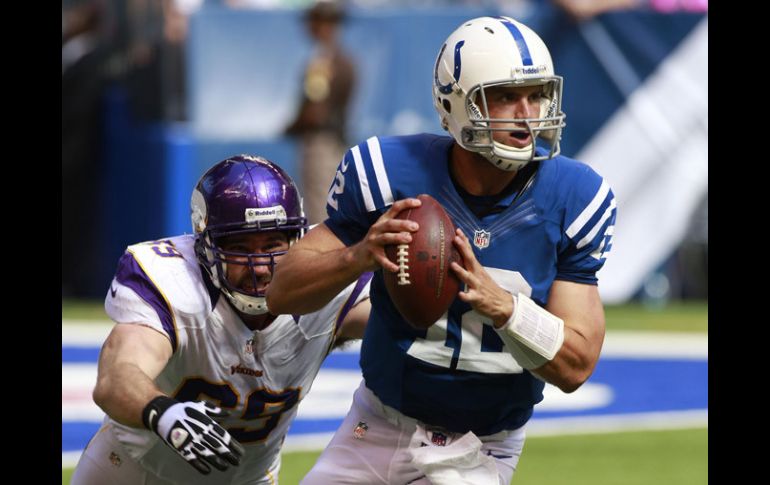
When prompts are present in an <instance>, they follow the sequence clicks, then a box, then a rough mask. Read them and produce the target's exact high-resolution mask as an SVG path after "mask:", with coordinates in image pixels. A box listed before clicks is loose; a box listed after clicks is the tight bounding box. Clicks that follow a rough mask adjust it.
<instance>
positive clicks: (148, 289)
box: [104, 251, 177, 351]
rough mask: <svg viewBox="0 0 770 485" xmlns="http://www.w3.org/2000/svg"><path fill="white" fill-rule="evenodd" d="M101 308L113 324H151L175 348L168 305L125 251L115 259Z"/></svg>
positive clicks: (173, 329) (139, 266)
mask: <svg viewBox="0 0 770 485" xmlns="http://www.w3.org/2000/svg"><path fill="white" fill-rule="evenodd" d="M104 309H105V311H106V312H107V315H108V316H109V317H110V318H111V319H112V320H113V321H115V322H116V323H141V324H146V325H148V326H150V327H152V328H153V329H155V330H157V331H159V332H160V333H162V334H164V335H166V336H167V337H168V338H169V340H170V341H171V347H172V348H173V349H174V351H176V350H177V334H176V329H175V326H174V314H173V311H172V310H171V306H170V305H169V302H168V301H167V300H166V298H165V296H164V295H163V293H162V292H161V291H160V289H159V288H158V287H157V286H156V284H155V283H154V282H153V281H152V279H150V277H149V276H148V275H147V273H146V272H145V271H144V269H143V268H142V266H141V265H140V264H139V262H138V261H137V260H136V258H135V257H134V254H132V253H131V252H130V251H126V252H125V253H124V254H123V256H122V257H121V258H120V261H119V262H118V268H117V271H116V272H115V277H114V278H113V280H112V283H111V284H110V289H109V291H108V293H107V297H106V298H105V301H104Z"/></svg>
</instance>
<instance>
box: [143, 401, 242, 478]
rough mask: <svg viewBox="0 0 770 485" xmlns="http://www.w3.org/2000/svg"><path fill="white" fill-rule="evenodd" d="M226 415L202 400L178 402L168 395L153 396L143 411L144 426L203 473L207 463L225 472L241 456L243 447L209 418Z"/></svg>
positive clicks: (207, 465)
mask: <svg viewBox="0 0 770 485" xmlns="http://www.w3.org/2000/svg"><path fill="white" fill-rule="evenodd" d="M226 416H227V413H226V412H224V411H223V410H222V409H221V408H219V407H217V406H213V405H211V404H209V403H207V402H205V401H198V402H179V401H177V400H176V399H172V398H170V397H168V396H158V397H156V398H154V399H153V400H152V401H150V402H149V403H148V404H147V406H146V407H145V408H144V411H143V412H142V420H143V421H144V425H145V426H146V427H147V428H148V429H150V430H152V431H155V433H157V434H158V436H160V438H161V439H162V440H163V441H164V442H165V443H166V444H167V445H169V446H170V447H171V448H172V449H173V450H174V451H176V452H177V453H179V455H180V456H181V457H182V458H184V459H185V461H187V463H189V464H190V465H192V466H193V467H195V469H196V470H198V471H199V472H200V473H202V474H204V475H208V474H209V473H210V472H211V467H210V466H209V465H212V466H214V467H215V468H216V469H218V470H222V471H224V470H227V467H228V463H229V464H230V465H233V466H237V465H238V464H239V463H240V460H241V457H242V456H243V453H244V449H243V446H242V445H241V444H240V443H238V442H237V441H236V440H235V439H234V438H233V437H232V436H230V433H228V432H227V431H225V429H224V428H222V426H220V425H219V424H217V422H216V421H214V419H212V418H223V417H226ZM225 460H226V461H225Z"/></svg>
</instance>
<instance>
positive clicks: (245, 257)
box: [196, 225, 304, 315]
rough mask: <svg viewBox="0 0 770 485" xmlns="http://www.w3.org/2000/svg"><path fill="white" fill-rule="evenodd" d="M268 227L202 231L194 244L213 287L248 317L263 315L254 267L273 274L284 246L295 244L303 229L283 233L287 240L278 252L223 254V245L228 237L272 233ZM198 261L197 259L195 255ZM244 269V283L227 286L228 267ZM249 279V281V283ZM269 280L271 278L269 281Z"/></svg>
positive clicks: (262, 295)
mask: <svg viewBox="0 0 770 485" xmlns="http://www.w3.org/2000/svg"><path fill="white" fill-rule="evenodd" d="M276 230H277V229H276V228H275V226H274V225H272V227H263V228H259V227H258V228H254V229H240V230H235V231H205V232H204V233H203V234H201V236H199V238H198V241H197V242H196V251H199V252H200V253H201V254H203V255H205V261H206V264H205V266H206V267H207V270H208V272H209V274H210V275H211V279H212V282H213V283H214V285H215V286H216V287H217V288H219V289H220V291H222V293H224V294H225V296H226V297H227V298H228V300H230V302H231V303H232V304H233V306H235V308H236V309H238V310H239V311H241V312H243V313H245V314H248V315H261V314H263V313H267V311H268V308H267V303H266V300H265V292H266V286H265V287H264V288H262V289H259V288H260V279H261V278H260V276H259V275H258V274H257V271H256V268H259V267H267V268H268V270H269V272H270V274H271V275H272V274H274V273H275V265H276V263H277V260H278V258H279V257H280V256H283V255H284V254H286V253H287V252H288V247H291V245H292V244H293V243H294V242H296V241H298V240H299V238H300V237H301V234H302V233H303V232H304V230H302V229H299V230H293V231H283V230H280V232H281V233H282V234H285V235H286V236H287V239H288V241H287V242H288V247H287V248H286V249H282V250H279V251H270V252H266V253H248V252H241V251H227V250H225V249H223V246H225V244H223V243H224V242H225V241H226V239H227V238H228V237H230V236H236V235H241V234H247V235H248V234H258V233H260V232H261V233H265V232H270V231H276ZM199 259H200V260H203V259H204V258H201V257H200V256H199ZM237 266H244V267H246V268H245V269H246V275H247V276H246V278H247V283H246V284H242V282H238V283H236V284H234V283H231V282H230V280H229V279H228V277H227V275H228V273H227V270H228V267H237ZM249 279H250V281H249ZM271 279H272V278H271Z"/></svg>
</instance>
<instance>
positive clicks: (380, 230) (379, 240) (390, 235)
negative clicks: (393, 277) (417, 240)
mask: <svg viewBox="0 0 770 485" xmlns="http://www.w3.org/2000/svg"><path fill="white" fill-rule="evenodd" d="M421 205H422V202H421V201H420V199H415V198H407V199H401V200H398V201H396V202H395V203H394V204H393V205H392V206H391V207H390V209H388V210H387V212H385V213H384V214H382V215H381V216H380V218H379V219H377V222H375V223H374V224H373V225H372V226H371V227H370V228H369V232H367V233H366V235H365V236H364V238H363V239H362V240H361V242H359V243H357V244H356V245H355V246H354V247H353V250H354V254H355V258H356V260H357V261H359V262H361V263H362V266H363V268H362V270H363V271H376V270H378V269H380V267H382V268H383V269H384V270H385V271H390V272H392V273H397V272H398V265H397V264H396V263H393V262H391V261H390V260H389V259H388V257H387V255H386V254H385V246H387V245H389V244H408V243H410V242H412V234H411V233H413V232H415V231H417V229H419V225H418V224H417V223H416V222H414V221H407V220H404V219H396V216H397V215H398V214H399V213H400V212H401V211H403V210H405V209H410V208H414V207H420V206H421Z"/></svg>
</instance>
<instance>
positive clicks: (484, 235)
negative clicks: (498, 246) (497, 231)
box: [473, 229, 492, 249]
mask: <svg viewBox="0 0 770 485" xmlns="http://www.w3.org/2000/svg"><path fill="white" fill-rule="evenodd" d="M491 236H492V234H491V233H490V232H488V231H485V230H483V229H479V230H478V231H476V232H474V233H473V245H474V246H476V247H477V248H479V249H484V248H486V247H487V246H489V239H490V238H491Z"/></svg>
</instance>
